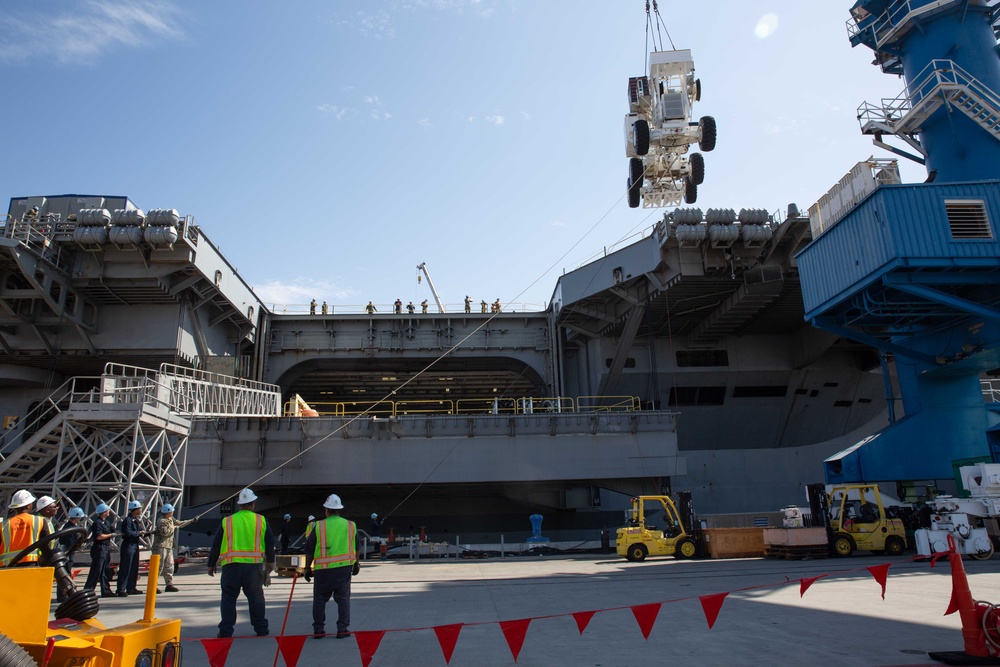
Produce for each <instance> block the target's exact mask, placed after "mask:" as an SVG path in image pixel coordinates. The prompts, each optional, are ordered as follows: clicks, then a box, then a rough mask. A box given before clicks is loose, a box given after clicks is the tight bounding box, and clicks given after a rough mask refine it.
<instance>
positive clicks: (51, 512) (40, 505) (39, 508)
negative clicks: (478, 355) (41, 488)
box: [35, 496, 59, 533]
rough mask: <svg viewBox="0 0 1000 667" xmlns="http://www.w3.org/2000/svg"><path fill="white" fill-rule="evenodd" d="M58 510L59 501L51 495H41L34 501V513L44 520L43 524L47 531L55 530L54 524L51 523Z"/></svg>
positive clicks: (52, 531)
mask: <svg viewBox="0 0 1000 667" xmlns="http://www.w3.org/2000/svg"><path fill="white" fill-rule="evenodd" d="M58 512H59V501H58V500H56V499H55V498H52V497H51V496H42V497H41V498H39V499H38V500H37V501H36V502H35V514H37V515H38V516H40V517H42V518H43V519H44V520H45V526H46V527H47V528H48V529H49V533H54V532H56V526H55V524H54V523H52V519H53V517H55V515H56V514H57V513H58Z"/></svg>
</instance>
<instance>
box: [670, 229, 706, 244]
mask: <svg viewBox="0 0 1000 667" xmlns="http://www.w3.org/2000/svg"><path fill="white" fill-rule="evenodd" d="M705 233H706V228H705V225H677V227H676V228H675V229H674V235H675V236H676V237H677V243H679V244H680V245H683V246H695V245H698V244H699V243H701V242H702V241H704V240H705Z"/></svg>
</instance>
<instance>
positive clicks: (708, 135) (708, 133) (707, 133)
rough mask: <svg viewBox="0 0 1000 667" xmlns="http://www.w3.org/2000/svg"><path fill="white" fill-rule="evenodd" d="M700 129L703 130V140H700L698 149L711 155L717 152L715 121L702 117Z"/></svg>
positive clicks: (699, 124) (699, 123) (708, 117)
mask: <svg viewBox="0 0 1000 667" xmlns="http://www.w3.org/2000/svg"><path fill="white" fill-rule="evenodd" d="M698 129H699V130H701V139H699V140H698V148H700V149H701V150H703V151H705V152H706V153H711V152H712V151H714V150H715V138H716V134H717V131H716V126H715V119H714V118H712V117H711V116H702V117H701V120H699V121H698Z"/></svg>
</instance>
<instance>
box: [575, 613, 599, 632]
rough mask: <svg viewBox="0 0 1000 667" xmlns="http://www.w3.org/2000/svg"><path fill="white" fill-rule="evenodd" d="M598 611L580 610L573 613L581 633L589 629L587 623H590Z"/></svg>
mask: <svg viewBox="0 0 1000 667" xmlns="http://www.w3.org/2000/svg"><path fill="white" fill-rule="evenodd" d="M596 613H597V612H596V611H578V612H576V613H575V614H573V620H575V621H576V627H577V628H579V629H580V634H581V635H582V634H583V631H584V630H586V629H587V625H588V624H589V623H590V619H592V618H593V617H594V614H596Z"/></svg>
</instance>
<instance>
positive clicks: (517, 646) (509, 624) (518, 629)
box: [500, 618, 531, 662]
mask: <svg viewBox="0 0 1000 667" xmlns="http://www.w3.org/2000/svg"><path fill="white" fill-rule="evenodd" d="M529 623H531V619H530V618H522V619H520V620H517V621H500V629H501V630H503V636H504V637H505V638H506V639H507V646H508V647H509V648H510V653H511V655H513V656H514V662H517V656H519V655H520V654H521V647H522V646H524V635H526V634H527V633H528V624H529Z"/></svg>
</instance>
